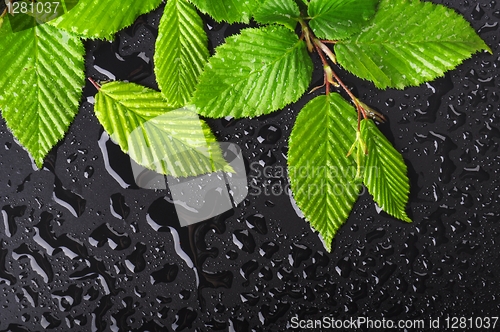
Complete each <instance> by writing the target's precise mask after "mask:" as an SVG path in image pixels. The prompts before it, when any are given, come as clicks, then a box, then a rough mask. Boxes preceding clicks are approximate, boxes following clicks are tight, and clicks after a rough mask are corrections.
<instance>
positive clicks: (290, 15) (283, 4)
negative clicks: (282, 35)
mask: <svg viewBox="0 0 500 332" xmlns="http://www.w3.org/2000/svg"><path fill="white" fill-rule="evenodd" d="M299 17H300V10H299V6H297V4H296V3H295V1H293V0H265V1H264V3H263V4H262V5H261V6H260V7H259V9H258V10H257V11H256V12H255V15H254V19H255V20H256V21H257V22H259V23H262V24H273V23H278V24H282V25H284V26H286V27H287V28H289V29H290V30H292V31H295V27H296V26H297V23H298V18H299Z"/></svg>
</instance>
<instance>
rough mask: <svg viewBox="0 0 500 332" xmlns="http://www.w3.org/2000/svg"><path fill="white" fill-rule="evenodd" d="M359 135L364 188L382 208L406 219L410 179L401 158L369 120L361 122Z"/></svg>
mask: <svg viewBox="0 0 500 332" xmlns="http://www.w3.org/2000/svg"><path fill="white" fill-rule="evenodd" d="M361 138H362V139H363V141H364V142H365V143H366V146H367V150H368V155H366V157H365V167H364V179H363V182H364V184H365V185H366V187H367V188H368V191H369V192H370V194H372V196H373V199H374V200H375V202H376V203H377V204H378V206H380V208H381V209H382V210H383V211H385V212H387V213H388V214H390V215H391V216H393V217H395V218H398V219H400V220H404V221H407V222H410V221H411V220H410V218H409V217H408V215H407V214H406V204H407V203H408V194H409V192H410V183H409V182H410V181H409V179H408V176H407V175H406V173H407V168H406V165H405V163H404V161H403V157H402V156H401V154H400V153H399V152H398V151H396V149H394V147H393V146H392V144H391V143H390V142H389V141H388V140H387V138H386V137H385V136H384V135H383V134H382V133H381V132H380V130H379V129H378V128H377V126H376V125H375V123H374V122H373V121H372V120H362V121H361Z"/></svg>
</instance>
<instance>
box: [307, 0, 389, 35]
mask: <svg viewBox="0 0 500 332" xmlns="http://www.w3.org/2000/svg"><path fill="white" fill-rule="evenodd" d="M378 2H379V0H311V2H310V3H309V10H308V13H309V16H310V17H311V20H310V21H309V25H310V26H311V29H312V30H313V31H314V33H315V34H316V36H317V37H319V38H321V39H329V40H341V39H345V38H347V37H349V36H352V35H353V34H355V33H358V32H359V31H361V29H362V28H363V26H364V25H366V22H367V21H368V20H370V19H371V18H372V17H373V15H375V10H376V7H377V3H378Z"/></svg>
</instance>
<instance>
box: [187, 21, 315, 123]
mask: <svg viewBox="0 0 500 332" xmlns="http://www.w3.org/2000/svg"><path fill="white" fill-rule="evenodd" d="M312 70H313V65H312V61H311V59H310V57H309V54H308V53H307V49H306V45H305V42H304V41H302V40H299V38H298V37H297V35H296V34H294V33H293V32H291V31H290V30H288V29H287V28H285V27H282V26H268V27H263V28H258V29H253V28H250V29H245V30H242V32H241V35H236V36H232V37H229V38H228V39H227V40H226V43H225V44H223V45H221V46H219V47H218V48H217V49H216V54H215V56H213V57H212V58H210V61H209V63H208V65H207V66H206V68H205V71H204V72H203V74H202V75H201V77H200V83H199V84H198V87H197V90H196V92H195V94H194V97H193V103H194V104H195V105H196V106H197V108H198V111H199V112H200V114H201V115H203V116H207V117H213V118H217V117H226V116H232V117H234V118H242V117H255V116H259V115H263V114H269V113H271V112H274V111H277V110H279V109H282V108H283V107H285V106H286V105H288V104H290V103H293V102H296V101H297V100H298V99H299V98H300V97H301V96H302V95H303V94H304V92H305V91H306V90H307V88H308V86H309V82H310V80H311V75H312Z"/></svg>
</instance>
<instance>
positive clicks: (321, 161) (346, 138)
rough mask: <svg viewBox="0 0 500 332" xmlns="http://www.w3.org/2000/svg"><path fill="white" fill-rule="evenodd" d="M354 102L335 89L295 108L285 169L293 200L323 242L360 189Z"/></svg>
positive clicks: (328, 240) (344, 216) (341, 221)
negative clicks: (355, 156) (354, 150)
mask: <svg viewBox="0 0 500 332" xmlns="http://www.w3.org/2000/svg"><path fill="white" fill-rule="evenodd" d="M356 126H357V116H356V111H355V110H354V107H352V106H351V105H350V104H349V103H348V102H347V101H345V100H344V99H343V98H342V97H341V96H340V95H339V94H337V93H331V94H330V95H329V96H319V97H316V98H315V99H313V100H312V101H310V102H309V103H308V104H307V105H306V106H305V107H304V108H303V109H302V110H301V111H300V113H299V115H298V117H297V120H296V122H295V125H294V127H293V130H292V133H291V135H290V141H289V152H288V174H289V177H290V184H291V188H292V192H293V196H294V198H295V200H296V201H297V205H298V206H299V208H300V210H301V211H302V212H303V213H304V215H305V217H306V219H307V220H308V221H309V222H310V223H311V225H312V226H313V227H314V229H316V230H317V231H319V233H320V234H321V236H322V237H323V239H324V242H325V246H326V248H327V250H328V251H331V242H332V239H333V237H334V236H335V233H336V232H337V230H338V229H339V228H340V227H341V226H342V224H344V223H345V221H346V220H347V218H348V216H349V213H350V212H351V210H352V207H353V205H354V203H355V202H356V200H357V198H358V194H359V191H360V185H361V178H360V177H357V176H356V173H357V166H356V163H355V161H354V159H353V158H352V157H346V155H347V153H348V151H349V148H350V147H351V146H352V144H353V143H354V142H355V140H356Z"/></svg>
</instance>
